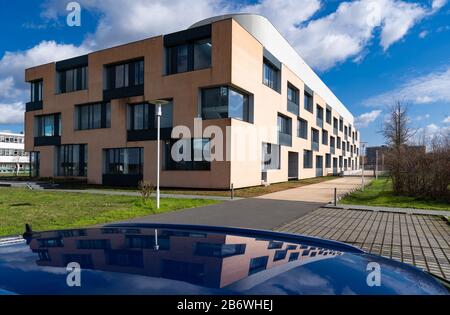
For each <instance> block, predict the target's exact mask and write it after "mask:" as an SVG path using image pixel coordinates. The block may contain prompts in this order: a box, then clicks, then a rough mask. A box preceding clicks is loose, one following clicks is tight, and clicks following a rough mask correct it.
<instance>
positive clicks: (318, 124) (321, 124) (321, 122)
mask: <svg viewBox="0 0 450 315" xmlns="http://www.w3.org/2000/svg"><path fill="white" fill-rule="evenodd" d="M316 125H317V127H320V128H323V118H320V117H316Z"/></svg>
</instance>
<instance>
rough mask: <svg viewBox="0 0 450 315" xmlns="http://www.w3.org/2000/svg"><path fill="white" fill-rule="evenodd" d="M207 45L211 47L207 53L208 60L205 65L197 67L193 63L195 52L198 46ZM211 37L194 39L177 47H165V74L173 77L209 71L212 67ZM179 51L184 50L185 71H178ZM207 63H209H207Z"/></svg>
mask: <svg viewBox="0 0 450 315" xmlns="http://www.w3.org/2000/svg"><path fill="white" fill-rule="evenodd" d="M205 44H206V45H208V44H209V46H210V47H211V49H210V51H209V60H207V62H206V64H204V65H202V66H199V65H197V64H196V62H195V59H196V58H195V57H196V52H198V50H197V49H198V47H199V46H200V45H205ZM212 47H213V42H212V37H211V36H207V37H203V38H196V39H192V40H189V41H185V42H183V43H180V44H177V45H171V46H166V47H165V49H166V50H165V51H166V74H167V75H174V74H179V73H186V72H191V71H198V70H204V69H209V68H211V66H212ZM180 49H185V50H186V67H185V69H179V56H180ZM208 61H209V62H208Z"/></svg>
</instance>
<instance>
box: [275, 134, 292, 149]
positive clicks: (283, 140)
mask: <svg viewBox="0 0 450 315" xmlns="http://www.w3.org/2000/svg"><path fill="white" fill-rule="evenodd" d="M278 144H279V145H284V146H288V147H291V146H292V135H290V134H287V133H282V132H279V133H278Z"/></svg>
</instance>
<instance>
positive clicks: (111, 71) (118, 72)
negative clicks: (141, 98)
mask: <svg viewBox="0 0 450 315" xmlns="http://www.w3.org/2000/svg"><path fill="white" fill-rule="evenodd" d="M105 73H106V78H105V85H104V90H114V89H120V88H126V87H133V86H141V85H143V84H144V60H136V61H129V62H123V63H120V64H115V65H109V66H105Z"/></svg>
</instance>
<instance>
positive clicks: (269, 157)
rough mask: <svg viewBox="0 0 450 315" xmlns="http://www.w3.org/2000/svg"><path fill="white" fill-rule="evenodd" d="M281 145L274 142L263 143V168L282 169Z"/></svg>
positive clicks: (264, 169)
mask: <svg viewBox="0 0 450 315" xmlns="http://www.w3.org/2000/svg"><path fill="white" fill-rule="evenodd" d="M280 166H281V165H280V146H279V145H278V144H273V143H265V142H263V143H262V169H263V171H267V170H279V169H280Z"/></svg>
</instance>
